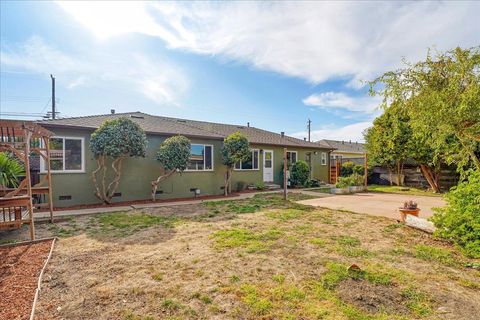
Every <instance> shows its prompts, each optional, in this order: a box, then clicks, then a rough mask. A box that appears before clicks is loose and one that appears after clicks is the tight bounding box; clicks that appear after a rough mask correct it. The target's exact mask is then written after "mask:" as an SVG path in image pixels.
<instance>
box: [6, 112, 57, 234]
mask: <svg viewBox="0 0 480 320" xmlns="http://www.w3.org/2000/svg"><path fill="white" fill-rule="evenodd" d="M52 135H53V133H52V132H50V131H48V130H47V129H45V128H43V127H41V126H40V125H38V124H36V123H34V122H28V121H16V120H1V119H0V152H11V153H13V154H14V155H15V157H16V158H17V159H18V160H19V161H21V162H22V163H23V165H24V167H25V178H24V179H23V180H22V181H21V182H20V183H19V185H18V187H16V188H7V187H6V186H0V229H9V228H18V227H20V226H21V225H22V224H23V223H26V224H29V225H30V238H31V239H32V240H34V239H35V226H34V220H33V203H32V196H33V195H34V194H38V195H47V196H48V197H47V198H48V202H47V203H46V207H48V209H49V210H50V221H51V222H53V201H52V176H51V171H50V137H51V136H52ZM32 153H36V154H38V155H40V157H41V158H43V160H44V162H45V166H46V171H47V172H46V174H45V175H44V176H43V178H42V179H41V181H40V182H39V183H38V184H37V185H36V186H33V187H32V183H31V177H30V158H29V156H30V155H31V154H32Z"/></svg>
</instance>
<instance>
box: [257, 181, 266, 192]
mask: <svg viewBox="0 0 480 320" xmlns="http://www.w3.org/2000/svg"><path fill="white" fill-rule="evenodd" d="M266 188H267V186H265V183H263V182H257V183H255V189H257V190H265V189H266Z"/></svg>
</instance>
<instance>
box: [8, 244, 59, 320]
mask: <svg viewBox="0 0 480 320" xmlns="http://www.w3.org/2000/svg"><path fill="white" fill-rule="evenodd" d="M52 241H53V240H47V241H41V242H35V243H25V244H20V245H16V246H4V247H0V319H9V320H10V319H12V320H13V319H29V318H30V313H31V312H32V305H33V300H34V297H35V291H36V289H37V283H38V277H39V276H40V272H41V270H42V268H43V265H44V264H45V260H46V259H47V257H48V254H49V253H50V248H51V247H52Z"/></svg>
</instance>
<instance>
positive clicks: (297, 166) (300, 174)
mask: <svg viewBox="0 0 480 320" xmlns="http://www.w3.org/2000/svg"><path fill="white" fill-rule="evenodd" d="M309 175H310V168H309V166H308V164H307V163H306V162H305V161H303V160H299V161H297V162H295V163H294V164H293V166H292V172H291V173H290V181H291V182H292V184H293V185H294V186H304V185H305V184H306V182H307V180H308V178H309Z"/></svg>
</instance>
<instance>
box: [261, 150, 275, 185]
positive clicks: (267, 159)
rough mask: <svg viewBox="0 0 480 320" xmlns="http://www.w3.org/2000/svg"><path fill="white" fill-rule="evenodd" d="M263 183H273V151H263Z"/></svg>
mask: <svg viewBox="0 0 480 320" xmlns="http://www.w3.org/2000/svg"><path fill="white" fill-rule="evenodd" d="M263 181H264V182H273V151H272V150H263Z"/></svg>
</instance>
